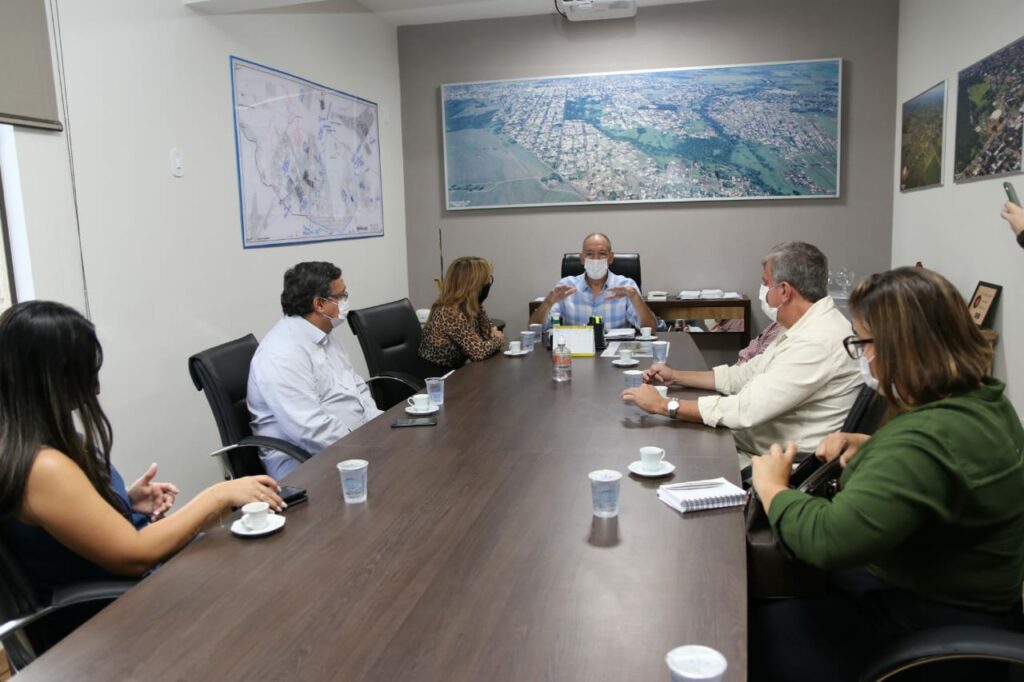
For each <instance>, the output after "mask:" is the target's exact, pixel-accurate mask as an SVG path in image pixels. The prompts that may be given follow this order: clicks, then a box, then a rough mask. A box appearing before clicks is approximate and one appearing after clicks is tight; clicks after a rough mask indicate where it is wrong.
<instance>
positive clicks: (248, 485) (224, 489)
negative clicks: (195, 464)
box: [214, 475, 288, 511]
mask: <svg viewBox="0 0 1024 682" xmlns="http://www.w3.org/2000/svg"><path fill="white" fill-rule="evenodd" d="M214 487H215V488H218V491H217V492H218V493H219V494H220V499H221V502H222V504H223V506H225V507H241V506H243V505H246V504H249V503H250V502H266V503H268V504H269V505H270V508H271V509H273V510H275V511H281V510H282V509H284V508H285V507H287V506H288V505H286V504H285V503H284V500H282V499H281V496H280V495H279V494H278V493H279V492H280V491H281V486H279V485H278V484H277V481H275V480H274V479H272V478H271V477H270V476H266V475H262V476H245V477H244V478H236V479H234V480H231V481H224V482H223V483H218V484H217V485H216V486H214Z"/></svg>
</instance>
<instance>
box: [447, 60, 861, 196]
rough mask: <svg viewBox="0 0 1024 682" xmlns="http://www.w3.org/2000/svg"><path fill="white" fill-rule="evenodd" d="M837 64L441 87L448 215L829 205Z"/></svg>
mask: <svg viewBox="0 0 1024 682" xmlns="http://www.w3.org/2000/svg"><path fill="white" fill-rule="evenodd" d="M841 83H842V60H840V59H821V60H813V61H799V62H779V63H770V64H747V65H739V66H715V67H700V68H682V69H659V70H655V71H629V72H618V73H598V74H586V75H576V76H554V77H547V78H524V79H518V80H503V81H487V82H479V83H452V84H446V85H442V86H441V106H442V127H443V135H444V172H445V195H446V206H447V208H448V209H449V210H459V209H484V208H511V207H522V206H558V205H578V204H618V203H640V202H676V201H716V200H735V199H804V198H835V197H838V196H839V148H840V143H839V130H840V121H839V112H840V90H841V88H840V84H841Z"/></svg>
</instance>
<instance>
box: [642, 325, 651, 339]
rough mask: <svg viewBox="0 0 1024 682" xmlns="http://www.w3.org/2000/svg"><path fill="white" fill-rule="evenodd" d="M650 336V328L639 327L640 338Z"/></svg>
mask: <svg viewBox="0 0 1024 682" xmlns="http://www.w3.org/2000/svg"><path fill="white" fill-rule="evenodd" d="M650 335H651V328H650V327H640V336H642V337H644V338H645V339H646V338H648V337H649V336H650Z"/></svg>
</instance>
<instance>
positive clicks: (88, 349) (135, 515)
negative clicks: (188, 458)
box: [0, 301, 283, 593]
mask: <svg viewBox="0 0 1024 682" xmlns="http://www.w3.org/2000/svg"><path fill="white" fill-rule="evenodd" d="M102 362H103V350H102V348H101V347H100V343H99V340H98V339H97V338H96V332H95V329H94V327H93V325H92V323H91V322H89V321H88V320H86V319H85V318H84V317H83V316H82V315H81V314H79V313H78V312H76V311H75V310H73V309H72V308H69V307H68V306H66V305H63V304H60V303H53V302H47V301H31V302H27V303H20V304H18V305H16V306H14V307H13V308H10V309H9V310H7V311H6V312H5V313H4V314H3V315H2V316H0V531H2V532H3V533H4V537H5V539H6V541H7V542H8V543H9V547H10V548H11V549H12V550H13V551H14V552H15V553H16V555H17V556H18V558H19V559H20V560H21V561H22V563H23V564H24V566H25V568H26V569H27V572H28V573H29V575H30V576H31V577H32V579H33V580H34V581H35V582H36V587H37V589H38V590H39V591H40V592H41V593H44V592H45V591H46V590H48V589H51V588H53V587H56V586H59V585H61V584H65V583H71V582H76V581H79V580H87V579H90V578H95V577H100V576H107V575H110V574H117V575H129V576H137V575H141V574H144V573H145V572H146V571H148V570H149V569H151V568H152V567H153V566H154V565H155V564H157V563H158V562H160V561H162V560H163V559H166V558H167V557H168V556H170V555H171V554H173V553H174V552H176V551H177V550H179V549H181V548H182V547H183V546H184V545H185V544H187V543H188V542H189V541H190V540H191V539H192V538H193V537H195V535H196V534H197V533H198V532H199V531H200V530H201V529H202V528H203V527H205V526H206V525H208V524H210V523H211V522H214V521H216V520H217V519H218V517H219V515H220V514H222V513H223V512H225V511H227V510H228V509H230V508H231V507H234V506H240V505H243V504H246V503H248V502H254V501H259V500H263V501H266V502H268V503H269V504H270V505H271V507H274V508H278V509H280V508H281V507H282V505H283V503H282V500H281V498H280V497H279V496H278V490H279V487H278V485H277V483H275V482H274V480H273V479H271V478H270V477H269V476H250V477H246V478H240V479H236V480H233V481H225V482H223V483H218V484H216V485H213V486H211V487H209V488H207V489H206V490H204V491H203V492H201V493H199V494H198V495H196V497H194V498H193V499H192V500H191V501H189V502H188V503H187V504H185V505H184V506H183V507H182V508H181V509H179V510H178V511H177V512H176V513H174V514H172V515H170V516H168V517H166V518H163V519H161V517H162V516H163V513H164V512H165V511H166V510H167V509H168V508H169V507H170V504H171V502H173V496H174V494H176V493H177V489H176V488H174V486H171V485H169V484H160V483H154V482H153V481H152V478H153V475H154V474H155V473H156V472H155V467H151V468H150V470H149V471H148V472H147V473H146V475H144V476H143V477H142V478H141V479H139V480H138V481H136V483H135V484H134V485H133V486H132V487H131V488H130V489H126V487H125V485H124V482H123V480H122V479H121V477H120V475H119V474H118V473H117V471H116V469H114V467H113V466H112V465H111V463H110V450H111V445H112V435H111V429H110V422H109V421H108V420H107V417H106V415H105V414H104V413H103V409H102V408H101V407H100V403H99V400H98V398H97V395H98V393H99V370H100V365H101V364H102ZM147 517H148V519H153V520H159V521H158V522H157V523H150V524H147Z"/></svg>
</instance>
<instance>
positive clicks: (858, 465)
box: [750, 268, 1024, 681]
mask: <svg viewBox="0 0 1024 682" xmlns="http://www.w3.org/2000/svg"><path fill="white" fill-rule="evenodd" d="M850 313H851V316H852V318H853V332H854V333H853V335H852V336H850V337H848V338H847V339H846V340H845V342H844V345H845V347H846V350H847V352H848V353H849V354H850V356H851V357H852V358H854V359H856V360H859V361H860V364H861V374H862V376H863V377H864V381H865V383H867V384H868V385H869V386H872V387H873V388H874V389H875V390H877V391H878V392H879V393H881V394H882V395H884V396H885V398H886V399H887V401H888V403H889V405H890V406H891V414H890V416H889V419H888V421H887V423H886V424H885V425H884V426H883V427H882V428H881V429H880V430H879V431H878V432H877V433H876V434H875V435H874V436H872V437H870V438H868V437H867V436H863V435H858V434H833V436H829V437H828V438H826V440H825V442H824V443H823V446H822V448H820V449H819V453H820V455H821V457H822V458H823V459H832V458H835V457H841V458H842V459H841V463H842V464H844V465H845V466H846V468H845V470H844V471H843V474H842V477H841V478H840V483H841V490H840V492H839V493H838V494H837V495H836V496H835V497H834V498H833V499H832V500H827V499H824V498H821V497H812V496H809V495H806V494H804V493H802V492H799V491H796V490H790V489H789V488H788V487H787V483H788V481H789V475H790V471H791V468H792V464H793V459H794V456H795V454H796V449H795V447H794V446H793V445H792V444H790V447H789V448H787V449H786V450H785V451H784V450H783V449H782V447H780V446H779V445H774V446H772V449H771V452H769V453H768V454H765V455H764V456H762V457H755V458H754V460H753V473H754V476H753V483H754V488H755V489H756V490H757V493H758V495H759V496H760V498H761V501H762V503H763V505H764V508H765V511H766V512H767V513H768V517H769V519H770V520H771V524H772V528H773V529H774V531H775V533H776V536H777V537H778V539H779V541H780V542H781V544H782V545H783V546H785V547H786V548H788V549H789V550H790V551H791V552H792V553H793V554H794V555H795V556H796V557H797V558H798V559H801V560H803V561H805V562H807V563H810V564H812V565H815V566H818V567H820V568H823V569H827V570H829V571H831V573H830V574H829V577H830V586H831V590H830V593H829V594H828V595H827V596H825V597H821V598H818V599H790V600H775V601H773V602H770V603H754V604H752V605H751V610H750V661H751V679H758V680H775V679H785V680H790V681H798V680H820V679H830V680H846V679H851V680H852V679H856V678H857V677H858V672H859V669H860V667H862V666H863V665H865V664H866V663H867V662H868V661H870V657H871V656H872V655H874V654H877V653H879V652H880V650H881V649H883V648H884V647H885V646H886V645H888V644H891V643H892V642H893V641H894V640H896V639H897V638H899V637H901V636H903V635H907V634H910V633H913V632H918V631H921V630H925V629H930V628H935V627H941V626H952V625H983V626H989V627H1007V628H1016V627H1018V626H1019V625H1020V621H1021V584H1022V582H1024V497H1022V496H1021V491H1022V490H1024V430H1022V429H1021V421H1020V417H1019V416H1018V415H1017V412H1016V411H1015V410H1014V409H1013V406H1012V405H1011V404H1010V401H1009V400H1008V399H1007V397H1006V396H1005V394H1004V389H1005V385H1004V384H1003V383H1002V382H1000V381H997V380H996V379H993V378H992V377H990V376H988V372H989V367H990V365H991V360H992V349H991V347H990V346H989V344H988V343H987V342H986V341H985V339H984V338H982V336H981V334H980V333H979V332H978V328H977V327H976V326H975V325H974V323H973V321H972V320H971V317H970V314H969V313H968V311H967V306H966V305H965V304H964V300H963V299H962V298H961V297H960V294H959V292H957V290H956V288H955V287H953V285H952V284H950V283H949V282H948V281H947V280H946V279H944V278H943V277H942V276H940V275H938V274H936V273H934V272H931V271H929V270H925V269H924V268H898V269H896V270H891V271H889V272H883V273H880V274H875V275H871V276H869V277H866V278H865V279H863V280H862V281H861V282H860V283H858V284H857V286H856V287H855V288H854V290H853V292H852V293H851V295H850ZM930 679H936V678H934V677H932V678H930Z"/></svg>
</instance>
